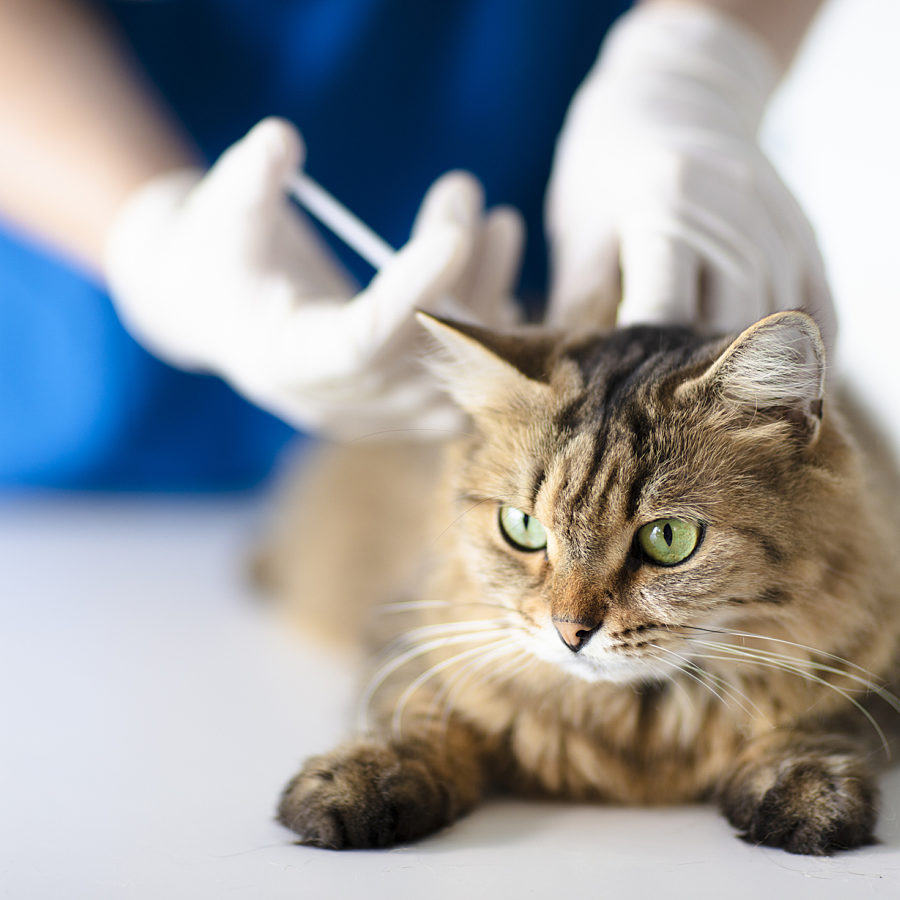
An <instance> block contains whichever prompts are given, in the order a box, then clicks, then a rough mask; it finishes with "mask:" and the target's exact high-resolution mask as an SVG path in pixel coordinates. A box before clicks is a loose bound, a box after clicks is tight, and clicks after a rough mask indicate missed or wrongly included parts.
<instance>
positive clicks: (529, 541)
mask: <svg viewBox="0 0 900 900" xmlns="http://www.w3.org/2000/svg"><path fill="white" fill-rule="evenodd" d="M500 533H501V534H502V535H503V537H505V538H506V540H507V541H508V542H509V543H510V544H512V545H513V547H515V548H516V550H526V551H532V550H543V549H544V547H546V546H547V532H546V531H544V526H543V525H541V523H540V522H538V520H537V519H535V518H534V516H529V515H528V513H523V512H522V510H521V509H516V508H515V507H514V506H501V507H500Z"/></svg>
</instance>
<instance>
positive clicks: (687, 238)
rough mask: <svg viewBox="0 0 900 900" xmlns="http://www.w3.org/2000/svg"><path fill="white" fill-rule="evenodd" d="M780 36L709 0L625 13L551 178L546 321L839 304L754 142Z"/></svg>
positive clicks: (830, 330) (681, 319)
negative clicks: (773, 46) (762, 34)
mask: <svg viewBox="0 0 900 900" xmlns="http://www.w3.org/2000/svg"><path fill="white" fill-rule="evenodd" d="M777 80H778V71H777V69H776V65H775V62H774V60H773V59H772V58H771V57H770V55H769V51H768V48H767V47H766V46H764V45H763V43H762V41H761V39H759V38H757V37H756V36H754V35H752V34H750V33H749V32H748V31H747V30H746V29H744V28H743V27H742V26H741V25H740V24H738V23H737V22H735V21H734V20H732V19H731V18H729V17H727V16H724V15H722V14H721V13H718V12H715V11H713V10H711V9H709V8H705V7H703V6H700V5H696V6H694V5H691V4H688V3H684V4H675V3H672V4H663V3H658V4H657V3H644V4H640V5H638V6H637V7H635V8H634V9H633V10H631V11H630V12H629V13H628V14H626V15H625V16H623V17H622V19H621V20H620V21H619V22H618V23H617V25H616V26H615V27H614V29H613V30H612V31H611V32H610V34H609V36H608V38H607V40H606V42H605V44H604V46H603V49H602V51H601V53H600V57H599V59H598V61H597V63H596V65H595V66H594V68H593V69H592V70H591V72H590V73H589V75H588V76H587V78H586V79H585V81H584V83H583V84H582V86H581V87H580V88H579V90H578V92H577V93H576V95H575V98H574V100H573V102H572V105H571V107H570V109H569V112H568V114H567V117H566V120H565V123H564V125H563V129H562V132H561V134H560V138H559V142H558V144H557V148H556V156H555V159H554V164H553V172H552V176H551V179H550V185H549V188H548V195H547V204H546V218H547V231H548V235H549V237H550V241H551V251H552V261H553V286H552V291H551V299H550V309H549V314H548V318H549V320H550V321H551V322H554V323H556V324H566V323H569V324H572V323H574V322H583V321H585V319H587V318H589V317H593V319H594V320H595V321H596V322H597V323H598V324H604V325H611V324H612V323H613V321H614V318H615V315H616V308H617V306H618V304H619V301H620V299H621V306H620V307H619V309H618V321H619V323H621V324H633V323H638V322H669V323H691V324H696V325H699V326H701V327H704V328H705V329H707V330H709V331H733V330H737V329H739V328H742V327H744V326H745V325H748V324H750V323H751V322H753V321H756V320H757V319H759V318H761V317H762V316H763V315H765V314H767V313H770V312H773V311H775V310H779V309H791V308H797V307H802V308H804V309H806V310H807V311H809V312H811V313H812V314H813V316H815V318H816V319H817V320H818V322H819V325H820V326H821V327H822V332H823V335H824V337H825V339H826V343H827V344H828V345H829V346H831V345H832V344H833V341H834V334H835V315H834V309H833V306H832V302H831V297H830V293H829V290H828V286H827V283H826V279H825V275H824V272H823V267H822V261H821V258H820V255H819V251H818V249H817V246H816V242H815V239H814V237H813V234H812V230H811V228H810V226H809V224H808V222H807V220H806V217H805V216H804V214H803V212H802V211H801V209H800V208H799V206H798V205H797V203H796V201H795V200H794V199H793V197H792V196H791V195H790V193H789V192H788V190H787V188H786V187H785V186H784V184H783V183H782V182H781V180H780V179H779V177H778V175H777V174H776V173H775V171H774V169H773V168H772V166H771V165H770V163H769V162H768V160H767V159H766V158H765V156H764V155H763V153H762V151H761V150H760V148H759V145H758V143H757V139H756V132H757V128H758V126H759V122H760V118H761V116H762V113H763V110H764V107H765V104H766V102H767V100H768V97H769V94H770V93H771V91H772V90H773V88H774V86H775V84H776V82H777Z"/></svg>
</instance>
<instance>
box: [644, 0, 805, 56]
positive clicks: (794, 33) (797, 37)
mask: <svg viewBox="0 0 900 900" xmlns="http://www.w3.org/2000/svg"><path fill="white" fill-rule="evenodd" d="M644 2H646V3H669V4H672V3H684V2H691V0H644ZM693 2H694V3H696V4H699V5H701V6H709V7H712V8H713V9H718V10H721V11H722V12H724V13H727V14H728V15H730V16H731V17H732V18H734V19H737V20H738V21H740V22H742V23H743V24H744V25H747V26H748V27H749V28H750V30H751V31H753V32H754V33H756V34H757V35H759V36H760V37H761V38H762V39H763V40H764V41H765V42H766V43H767V44H768V45H769V48H770V49H771V50H772V52H773V53H774V55H775V59H776V60H777V61H778V62H779V63H780V64H781V66H782V68H783V69H787V67H788V66H789V65H790V64H791V60H792V59H793V58H794V54H795V53H796V51H797V47H799V46H800V42H801V41H802V40H803V36H804V35H805V34H806V31H807V29H808V28H809V25H810V23H811V22H812V20H813V18H814V17H815V14H816V13H817V12H818V10H819V7H821V5H822V0H693Z"/></svg>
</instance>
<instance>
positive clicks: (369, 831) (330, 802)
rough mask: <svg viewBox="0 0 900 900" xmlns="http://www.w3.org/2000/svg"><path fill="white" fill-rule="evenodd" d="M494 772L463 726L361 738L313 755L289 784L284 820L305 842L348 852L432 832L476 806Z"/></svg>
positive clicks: (280, 813)
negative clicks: (487, 767)
mask: <svg viewBox="0 0 900 900" xmlns="http://www.w3.org/2000/svg"><path fill="white" fill-rule="evenodd" d="M485 781H486V775H485V771H484V765H483V763H482V761H481V759H480V754H479V748H478V741H477V739H476V737H475V735H473V734H472V733H470V732H469V731H468V730H467V729H465V728H464V727H462V726H451V727H450V728H449V729H448V730H447V731H446V732H444V731H441V732H440V734H435V735H434V736H432V737H417V738H408V739H399V740H391V739H387V738H385V739H381V738H378V737H371V738H360V739H358V740H355V741H352V742H349V743H346V744H342V745H341V746H339V747H337V748H336V749H335V750H333V751H332V752H331V753H327V754H324V755H322V756H315V757H312V758H311V759H309V760H307V761H306V763H305V765H304V766H303V768H302V769H301V770H300V772H299V774H298V775H297V776H296V777H295V778H293V779H292V780H291V781H290V782H289V783H288V785H287V787H286V788H285V789H284V793H283V794H282V796H281V802H280V804H279V807H278V819H279V821H280V822H281V823H282V824H284V825H286V826H287V827H288V828H290V829H291V830H293V831H295V832H296V833H297V834H298V835H299V837H300V842H301V843H304V844H311V845H313V846H317V847H328V848H330V849H335V850H340V849H349V848H354V847H389V846H392V845H393V844H398V843H403V842H406V841H411V840H415V839H416V838H420V837H424V836H425V835H427V834H431V833H432V832H434V831H437V830H438V829H440V828H443V827H444V826H445V825H448V824H449V823H451V822H453V821H454V820H455V819H458V818H459V817H460V816H462V815H463V814H464V813H466V812H468V811H469V810H470V809H472V808H473V807H474V806H475V805H476V804H477V803H478V802H479V800H480V799H481V797H482V795H483V793H484V787H485Z"/></svg>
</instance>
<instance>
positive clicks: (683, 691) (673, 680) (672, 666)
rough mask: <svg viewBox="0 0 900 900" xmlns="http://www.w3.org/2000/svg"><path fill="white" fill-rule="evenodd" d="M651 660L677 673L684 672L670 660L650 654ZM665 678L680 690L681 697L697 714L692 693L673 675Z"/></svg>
mask: <svg viewBox="0 0 900 900" xmlns="http://www.w3.org/2000/svg"><path fill="white" fill-rule="evenodd" d="M650 659H652V660H654V661H655V662H658V663H660V664H661V665H664V666H668V667H669V668H670V669H674V670H675V671H676V672H681V671H682V669H681V666H679V665H677V664H676V663H673V662H672V661H671V660H670V659H664V658H663V657H662V656H656V654H650ZM665 678H666V681H668V682H669V684H672V685H674V686H675V687H676V688H678V690H679V692H680V696H682V697H684V699H685V700H686V701H687V704H688V706H689V707H690V709H691V711H692V712H694V713H696V712H697V704H696V703H695V702H694V698H693V697H692V696H691V695H690V693H689V692H688V689H687V688H686V687H685V686H684V685H683V684H682V683H681V679H680V678H673V677H672V676H671V675H668V674H667V675H666V676H665Z"/></svg>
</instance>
